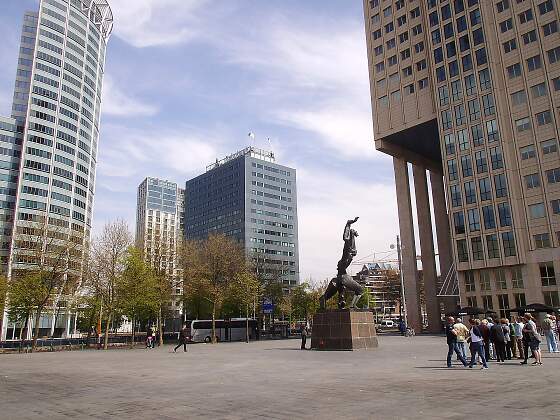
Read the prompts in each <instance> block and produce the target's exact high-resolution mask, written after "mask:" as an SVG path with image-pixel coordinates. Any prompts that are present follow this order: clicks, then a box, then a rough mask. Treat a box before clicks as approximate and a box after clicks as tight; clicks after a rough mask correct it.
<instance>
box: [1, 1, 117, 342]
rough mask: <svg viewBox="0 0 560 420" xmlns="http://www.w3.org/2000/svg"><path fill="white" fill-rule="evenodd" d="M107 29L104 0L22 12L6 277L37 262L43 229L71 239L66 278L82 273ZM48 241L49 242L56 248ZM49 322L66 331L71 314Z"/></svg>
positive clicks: (109, 18)
mask: <svg viewBox="0 0 560 420" xmlns="http://www.w3.org/2000/svg"><path fill="white" fill-rule="evenodd" d="M112 27H113V15H112V12H111V9H110V7H109V5H108V3H107V1H106V0H41V1H40V2H39V8H38V11H36V12H27V13H26V14H25V17H24V22H23V28H22V33H21V44H20V51H19V60H18V65H17V76H16V83H15V92H14V101H13V107H12V117H13V118H14V119H15V125H16V127H17V129H16V132H17V131H18V130H19V132H21V133H17V134H16V141H17V142H19V144H20V145H21V146H19V145H18V146H19V147H21V150H20V151H19V150H18V153H17V156H16V155H15V154H14V155H13V156H12V157H13V159H12V160H11V164H12V166H11V167H10V168H11V169H10V171H11V172H10V173H9V174H8V175H7V176H8V178H9V180H12V181H13V183H12V184H11V185H13V187H10V188H15V190H16V191H15V196H14V204H13V209H14V210H13V212H14V214H13V219H14V221H13V225H12V229H9V228H7V227H6V228H5V229H4V230H3V231H2V232H0V233H2V235H3V236H2V238H0V239H1V240H0V242H2V244H5V243H9V244H10V245H9V253H8V255H3V257H6V256H7V257H8V258H3V259H2V268H3V270H4V271H5V272H7V274H8V276H9V277H13V276H14V275H17V273H18V271H20V270H29V269H34V268H35V267H37V260H36V259H37V256H36V255H34V253H33V252H31V251H30V249H29V247H27V244H29V243H30V242H33V241H34V240H33V239H30V237H32V236H34V234H35V233H34V232H37V231H38V230H36V229H39V231H43V230H42V229H45V231H48V232H49V233H48V234H47V235H48V236H49V238H51V239H53V238H54V239H55V241H54V242H56V241H57V240H59V239H61V240H62V237H63V236H65V235H66V237H67V238H68V237H70V238H71V241H72V242H73V243H74V244H75V245H76V247H75V248H73V249H72V250H71V252H70V255H69V256H68V261H67V267H68V270H67V272H66V274H65V276H67V277H68V280H69V281H72V280H75V279H78V278H79V277H80V274H81V269H82V263H83V258H82V257H83V253H84V252H85V251H86V249H87V247H88V243H89V237H90V230H91V219H92V209H93V197H94V193H95V170H96V163H97V149H98V139H99V119H100V109H101V89H102V84H103V75H104V73H105V53H106V46H107V41H108V38H109V35H110V34H111V30H112ZM21 135H22V138H20V139H18V136H21ZM14 144H17V143H14ZM13 149H14V152H15V151H16V147H14V148H13ZM20 155H21V156H20ZM13 165H16V166H17V167H14V166H13ZM14 177H16V178H17V184H15V179H14ZM54 231H56V232H54ZM12 233H13V234H12ZM68 235H69V236H68ZM49 241H50V239H49ZM54 242H53V243H52V244H51V245H49V246H50V247H51V248H54V247H56V246H58V245H57V244H56V243H54ZM4 254H6V252H4ZM62 301H63V300H62ZM4 318H5V316H4ZM54 319H57V321H56V324H57V325H56V326H55V325H54V324H55V322H54ZM59 324H60V325H59ZM3 325H4V328H3V331H2V333H3V334H2V336H3V337H4V336H5V333H6V326H7V324H6V322H4V323H3ZM55 328H56V329H63V330H64V329H65V330H66V331H68V330H69V328H70V319H69V318H68V317H66V318H65V317H64V316H62V317H61V316H59V317H58V318H57V317H53V316H52V315H47V314H45V316H44V319H41V329H42V330H45V331H42V332H45V333H47V334H48V333H49V330H50V333H53V332H54V330H55Z"/></svg>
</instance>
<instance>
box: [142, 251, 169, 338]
mask: <svg viewBox="0 0 560 420" xmlns="http://www.w3.org/2000/svg"><path fill="white" fill-rule="evenodd" d="M146 257H147V259H148V260H149V262H150V264H151V266H152V270H153V275H154V281H155V284H156V286H157V288H156V294H155V295H154V298H155V302H156V304H157V316H156V318H157V328H158V332H159V344H160V345H162V344H163V316H164V310H165V308H166V306H167V305H169V303H170V302H171V291H172V290H173V287H174V286H175V284H174V263H175V252H174V251H173V248H172V247H171V246H170V245H168V244H166V243H162V242H157V243H156V244H155V246H154V248H153V251H152V254H151V255H148V256H146Z"/></svg>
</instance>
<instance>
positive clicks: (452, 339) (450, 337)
mask: <svg viewBox="0 0 560 420" xmlns="http://www.w3.org/2000/svg"><path fill="white" fill-rule="evenodd" d="M454 324H455V319H454V318H453V317H452V316H450V317H448V318H447V324H446V325H445V335H446V336H447V367H448V368H450V367H451V356H453V352H455V354H456V355H457V357H458V358H459V360H460V361H461V363H462V364H463V366H465V367H466V366H467V361H466V360H465V358H464V357H463V355H462V354H461V351H460V350H459V347H458V345H457V331H455V328H454Z"/></svg>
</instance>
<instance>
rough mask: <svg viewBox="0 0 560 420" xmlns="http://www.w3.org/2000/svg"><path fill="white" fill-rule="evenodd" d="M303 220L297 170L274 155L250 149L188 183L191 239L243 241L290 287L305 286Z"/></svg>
mask: <svg viewBox="0 0 560 420" xmlns="http://www.w3.org/2000/svg"><path fill="white" fill-rule="evenodd" d="M297 220H298V219H297V190H296V171H295V169H292V168H288V167H286V166H282V165H279V164H277V163H275V157H274V154H273V153H271V152H267V151H264V150H260V149H257V148H254V147H247V148H245V149H243V150H241V151H239V152H237V153H234V154H232V155H230V156H227V157H226V158H224V159H222V160H220V161H218V160H216V163H214V164H211V165H209V166H208V167H207V168H206V173H204V174H202V175H200V176H198V177H196V178H194V179H191V180H190V181H187V184H186V188H185V236H186V238H187V239H203V238H206V237H207V236H208V235H210V234H213V233H223V234H225V235H227V236H231V237H233V238H235V239H237V240H238V241H239V242H240V243H242V244H244V246H245V249H246V250H247V253H248V254H249V255H251V256H252V257H253V258H258V259H259V261H262V263H263V269H264V270H265V272H266V273H267V274H270V275H271V276H275V277H277V278H278V279H279V280H280V281H281V282H282V284H283V285H284V286H285V288H288V287H290V286H295V285H297V284H298V282H299V254H298V224H297Z"/></svg>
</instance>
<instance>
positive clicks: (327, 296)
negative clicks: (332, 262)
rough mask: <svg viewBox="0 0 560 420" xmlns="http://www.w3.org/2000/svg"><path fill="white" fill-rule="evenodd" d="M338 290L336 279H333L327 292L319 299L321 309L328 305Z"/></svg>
mask: <svg viewBox="0 0 560 420" xmlns="http://www.w3.org/2000/svg"><path fill="white" fill-rule="evenodd" d="M336 291H337V288H336V279H332V280H331V281H330V282H329V285H328V286H327V290H325V293H324V294H323V296H321V298H320V299H319V303H320V306H321V309H325V308H326V307H327V301H328V300H329V299H330V298H332V297H333V296H334V294H335V293H336Z"/></svg>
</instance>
